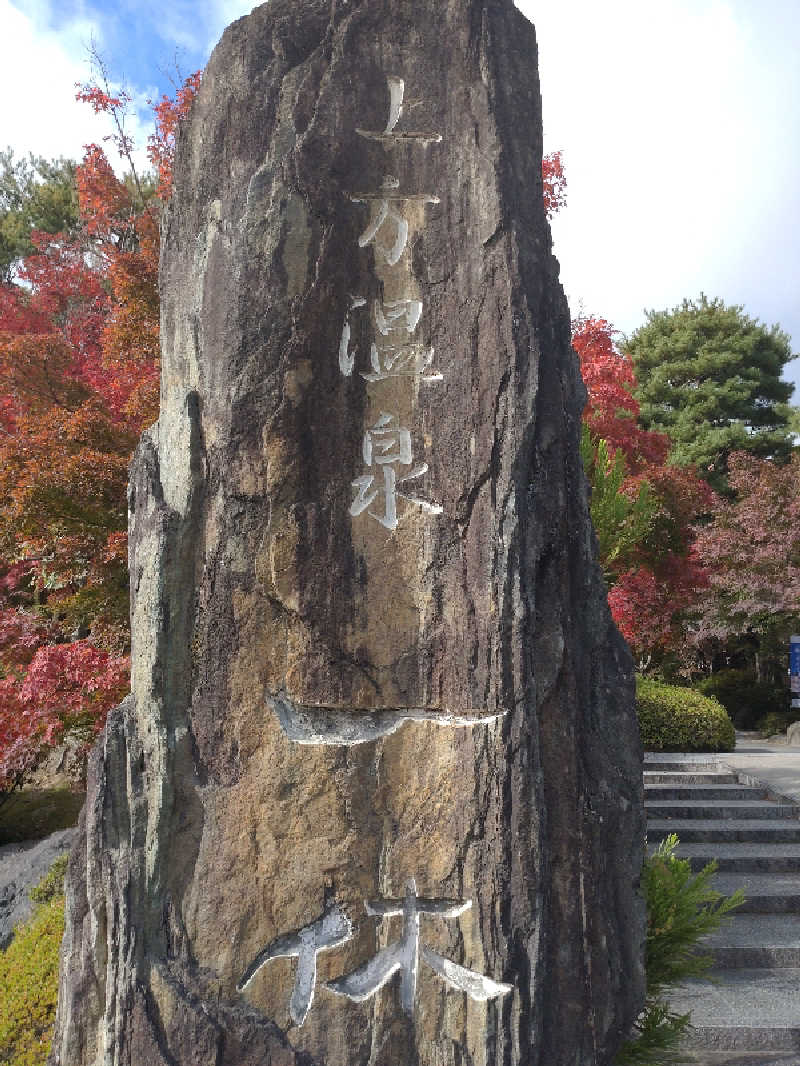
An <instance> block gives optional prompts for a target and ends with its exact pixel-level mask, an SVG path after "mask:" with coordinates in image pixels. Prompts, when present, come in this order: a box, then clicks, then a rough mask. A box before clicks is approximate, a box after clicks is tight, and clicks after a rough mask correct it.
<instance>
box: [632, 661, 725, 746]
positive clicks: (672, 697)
mask: <svg viewBox="0 0 800 1066" xmlns="http://www.w3.org/2000/svg"><path fill="white" fill-rule="evenodd" d="M636 712H637V714H638V717H639V731H640V733H641V737H642V745H643V747H644V749H645V751H733V748H734V745H735V744H736V734H735V732H734V728H733V723H732V722H731V720H730V718H729V717H728V715H727V714H726V712H725V708H724V707H723V706H722V704H721V703H720V702H719V701H718V700H715V699H712V698H711V697H709V696H703V695H701V693H699V692H696V691H694V689H690V688H678V687H677V686H675V685H665V684H664V683H663V682H662V681H653V680H650V679H648V678H641V677H640V678H637V680H636Z"/></svg>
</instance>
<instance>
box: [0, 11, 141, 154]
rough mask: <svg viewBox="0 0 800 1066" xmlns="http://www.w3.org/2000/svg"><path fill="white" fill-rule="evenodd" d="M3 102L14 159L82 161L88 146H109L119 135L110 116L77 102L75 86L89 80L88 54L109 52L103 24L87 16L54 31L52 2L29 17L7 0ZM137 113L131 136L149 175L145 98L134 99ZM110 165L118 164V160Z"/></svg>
mask: <svg viewBox="0 0 800 1066" xmlns="http://www.w3.org/2000/svg"><path fill="white" fill-rule="evenodd" d="M0 25H2V27H3V37H2V45H1V46H0V99H2V100H3V101H4V107H3V119H2V124H0V147H2V148H5V147H6V146H7V145H10V146H11V147H12V148H13V149H14V151H15V153H16V154H17V155H18V156H20V155H25V154H27V153H28V152H33V153H34V154H35V155H43V156H46V157H48V158H52V157H54V156H65V157H67V158H73V159H74V158H76V157H79V156H80V154H81V152H82V146H83V145H84V144H90V143H97V144H102V143H103V138H104V137H105V136H107V135H108V134H109V133H111V132H112V128H111V123H110V119H108V118H107V116H103V115H95V114H94V113H93V112H92V110H91V108H90V107H89V106H88V105H86V104H82V103H79V102H78V101H77V100H76V99H75V84H76V82H86V81H87V80H89V61H88V49H89V47H90V44H91V42H92V40H94V41H95V43H96V44H97V46H98V48H99V49H100V51H101V53H102V48H103V32H102V25H101V23H100V22H99V21H98V20H97V19H95V18H93V17H90V16H87V15H82V16H79V17H76V18H74V19H72V20H71V21H69V22H67V23H66V24H62V25H60V26H59V28H58V30H57V31H56V30H54V29H53V28H52V19H51V8H50V5H49V3H48V2H47V0H34V2H26V11H25V12H22V11H20V10H19V9H18V8H17V7H15V6H14V4H12V3H11V2H10V0H0ZM134 99H135V104H136V113H135V114H132V115H131V117H130V120H129V122H128V128H127V132H128V133H129V134H131V135H132V136H133V137H134V140H135V142H136V144H137V145H138V146H140V148H139V152H138V153H137V157H136V163H137V166H144V168H145V169H146V166H147V164H146V158H145V155H144V145H145V142H146V140H147V134H148V132H149V123H148V122H147V119H146V116H145V112H144V109H145V107H146V105H145V101H144V99H143V95H140V94H136V95H135V98H134ZM108 154H109V159H110V160H111V162H112V163H113V164H114V165H115V167H116V166H117V165H118V164H117V160H116V158H115V153H114V152H113V150H112V149H111V148H109V149H108Z"/></svg>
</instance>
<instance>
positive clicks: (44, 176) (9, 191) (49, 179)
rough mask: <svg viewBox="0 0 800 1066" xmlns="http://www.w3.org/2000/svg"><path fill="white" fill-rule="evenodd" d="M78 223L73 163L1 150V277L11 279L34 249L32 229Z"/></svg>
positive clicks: (49, 229)
mask: <svg viewBox="0 0 800 1066" xmlns="http://www.w3.org/2000/svg"><path fill="white" fill-rule="evenodd" d="M77 224H78V194H77V190H76V188H75V164H74V163H71V162H69V161H68V160H66V159H53V160H47V159H43V158H41V157H39V156H34V155H31V156H29V157H28V158H27V159H15V158H14V153H13V151H12V150H11V149H10V148H8V149H6V151H5V152H0V281H6V282H7V281H10V280H11V277H12V274H13V270H14V264H15V263H17V262H18V261H19V260H20V259H23V258H24V257H25V256H26V255H30V253H31V252H32V251H33V245H32V244H31V241H30V233H31V230H33V229H38V230H44V231H45V232H47V233H61V232H71V231H73V230H74V229H75V227H76V226H77Z"/></svg>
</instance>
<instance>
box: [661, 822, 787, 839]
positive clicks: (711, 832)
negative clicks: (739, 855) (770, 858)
mask: <svg viewBox="0 0 800 1066" xmlns="http://www.w3.org/2000/svg"><path fill="white" fill-rule="evenodd" d="M670 833H677V834H678V839H679V840H681V841H682V842H684V843H686V844H692V843H700V844H730V843H735V842H741V843H752V844H758V843H762V842H763V843H770V844H777V843H781V842H783V843H787V844H800V822H798V821H797V819H795V818H770V819H766V818H765V819H763V820H758V819H755V818H742V819H735V818H721V819H705V820H703V819H700V818H648V819H647V839H648V840H653V841H655V840H663V839H664V837H665V836H668V835H669V834H670Z"/></svg>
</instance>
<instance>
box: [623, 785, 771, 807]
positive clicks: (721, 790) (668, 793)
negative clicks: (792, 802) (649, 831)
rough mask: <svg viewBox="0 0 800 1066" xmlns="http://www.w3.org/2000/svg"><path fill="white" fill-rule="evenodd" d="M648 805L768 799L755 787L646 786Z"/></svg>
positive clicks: (645, 793) (760, 789) (645, 795)
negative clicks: (688, 801) (674, 802)
mask: <svg viewBox="0 0 800 1066" xmlns="http://www.w3.org/2000/svg"><path fill="white" fill-rule="evenodd" d="M644 798H645V802H646V803H650V802H651V801H653V800H657V801H661V800H665V801H666V800H670V801H671V800H697V801H698V802H700V803H707V802H708V801H709V800H725V802H726V803H727V802H728V801H730V800H749V801H752V800H758V799H762V800H763V799H766V792H765V790H764V789H763V788H757V787H755V786H754V785H647V784H646V785H645V786H644Z"/></svg>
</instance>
